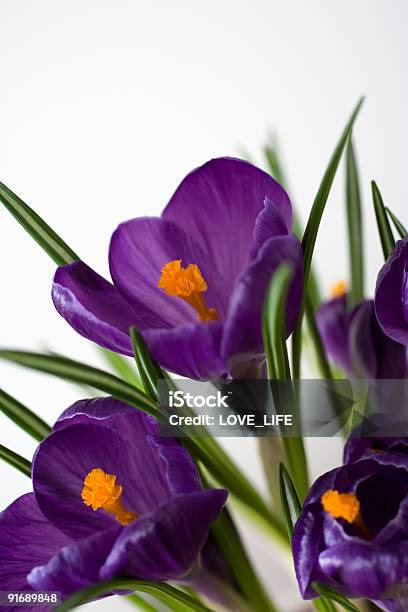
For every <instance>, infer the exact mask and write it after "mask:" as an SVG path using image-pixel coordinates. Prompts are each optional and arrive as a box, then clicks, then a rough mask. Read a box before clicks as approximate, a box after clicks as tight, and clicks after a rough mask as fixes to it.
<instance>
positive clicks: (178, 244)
mask: <svg viewBox="0 0 408 612" xmlns="http://www.w3.org/2000/svg"><path fill="white" fill-rule="evenodd" d="M178 259H181V265H182V266H183V267H186V266H188V264H196V265H197V266H198V267H199V268H200V270H201V273H202V276H203V277H204V279H205V281H206V283H207V285H208V290H207V291H206V292H205V300H206V303H207V305H208V307H211V308H215V309H216V310H217V313H218V316H219V317H220V318H222V317H223V314H224V313H225V310H226V307H227V302H228V293H227V292H226V290H225V287H224V282H223V279H222V277H221V276H220V274H219V270H218V268H217V266H216V263H215V262H214V261H212V259H211V257H210V256H209V254H208V253H205V251H203V249H202V248H201V246H200V244H199V243H198V242H197V241H196V240H195V237H194V236H193V237H192V236H191V235H189V234H188V233H187V232H185V231H183V229H180V228H179V227H178V226H177V225H176V224H175V223H173V222H172V221H168V220H165V219H160V218H156V217H143V218H140V219H133V220H131V221H127V222H125V223H121V225H119V227H118V228H117V229H116V230H115V232H114V233H113V235H112V239H111V243H110V247H109V266H110V271H111V275H112V279H113V282H114V285H115V287H117V289H118V290H119V291H120V293H121V294H122V295H123V297H124V298H125V299H126V300H127V301H128V302H129V304H131V305H132V307H133V309H134V310H135V311H136V312H137V313H140V316H139V318H138V320H137V324H138V328H139V329H140V330H144V329H147V328H170V327H174V326H177V325H183V324H185V323H188V322H191V323H192V322H196V321H197V320H198V317H197V313H196V312H195V311H194V309H193V308H192V307H191V306H189V305H188V304H187V303H186V302H185V301H184V300H182V299H180V298H179V297H174V296H169V295H166V293H165V292H164V291H163V289H160V288H159V287H158V286H157V284H158V282H159V280H160V276H161V270H162V268H163V267H164V266H165V264H167V263H168V262H170V261H174V260H178ZM146 310H149V311H151V312H155V313H158V317H159V318H160V320H158V321H157V323H156V324H154V322H152V321H150V320H144V316H143V313H144V312H145V311H146Z"/></svg>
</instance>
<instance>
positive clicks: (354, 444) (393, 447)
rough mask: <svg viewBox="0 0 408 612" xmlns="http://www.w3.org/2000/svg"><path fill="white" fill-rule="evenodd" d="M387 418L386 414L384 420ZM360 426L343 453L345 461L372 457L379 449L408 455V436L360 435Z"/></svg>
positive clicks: (351, 436)
mask: <svg viewBox="0 0 408 612" xmlns="http://www.w3.org/2000/svg"><path fill="white" fill-rule="evenodd" d="M386 418H387V416H386V415H384V420H385V419H386ZM358 433H359V428H358V429H357V430H356V431H354V432H353V433H352V434H351V435H350V437H349V438H348V440H347V442H346V444H345V447H344V453H343V457H344V459H343V463H351V462H353V461H357V460H358V459H362V458H367V457H372V456H373V455H374V454H376V453H378V452H379V451H390V452H394V453H395V452H400V453H404V454H405V455H408V438H396V437H385V438H374V437H364V436H361V437H360V436H359V435H358Z"/></svg>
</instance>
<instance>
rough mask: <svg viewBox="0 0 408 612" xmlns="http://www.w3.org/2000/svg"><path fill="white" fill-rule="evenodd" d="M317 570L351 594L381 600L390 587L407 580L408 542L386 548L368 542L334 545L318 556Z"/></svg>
mask: <svg viewBox="0 0 408 612" xmlns="http://www.w3.org/2000/svg"><path fill="white" fill-rule="evenodd" d="M319 567H320V569H321V570H322V572H324V574H325V575H327V576H329V577H330V578H332V579H333V580H336V581H338V582H339V583H340V584H342V585H343V586H344V587H345V588H346V589H347V590H348V592H349V594H350V595H352V596H354V597H367V598H369V599H382V597H383V596H384V594H385V593H386V591H387V590H388V589H389V588H391V587H394V588H395V587H397V586H398V584H399V583H406V581H407V578H408V543H407V542H402V543H401V544H399V545H397V546H393V547H389V548H385V549H384V548H380V547H376V546H373V545H372V544H370V543H369V542H360V543H356V542H348V543H345V544H341V545H339V546H333V547H331V548H328V549H327V550H325V551H323V552H322V553H321V554H320V556H319Z"/></svg>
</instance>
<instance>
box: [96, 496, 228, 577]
mask: <svg viewBox="0 0 408 612" xmlns="http://www.w3.org/2000/svg"><path fill="white" fill-rule="evenodd" d="M226 499H227V492H226V491H224V490H222V489H208V490H207V491H202V492H200V493H192V494H189V495H180V496H177V497H175V498H173V499H172V500H170V501H169V502H168V503H166V504H164V505H162V506H161V507H160V508H158V509H157V510H156V511H155V512H152V513H151V514H148V515H146V516H143V517H141V518H140V519H139V520H138V521H135V522H134V523H132V524H131V525H129V526H128V527H126V528H125V529H124V530H123V531H122V532H121V534H120V535H119V537H118V539H117V541H116V543H115V545H114V547H113V549H112V552H111V554H110V555H109V557H108V559H107V561H106V563H105V565H104V567H102V569H101V572H100V578H101V579H104V580H105V579H110V578H112V577H113V576H116V575H118V574H121V575H128V576H138V577H140V578H143V579H147V580H171V579H177V578H181V577H182V576H184V575H185V574H187V573H188V572H189V571H190V570H191V569H192V568H193V567H194V566H195V564H196V563H197V560H198V556H199V553H200V550H201V548H202V547H203V545H204V543H205V541H206V539H207V536H208V531H209V528H210V526H211V524H212V523H213V522H214V521H215V520H216V519H217V517H218V515H219V513H220V512H221V510H222V508H223V506H224V504H225V502H226Z"/></svg>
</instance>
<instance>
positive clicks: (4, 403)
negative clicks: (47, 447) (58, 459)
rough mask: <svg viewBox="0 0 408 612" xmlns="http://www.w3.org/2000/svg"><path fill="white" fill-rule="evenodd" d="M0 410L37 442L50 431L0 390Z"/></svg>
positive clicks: (21, 405) (33, 415) (24, 407)
mask: <svg viewBox="0 0 408 612" xmlns="http://www.w3.org/2000/svg"><path fill="white" fill-rule="evenodd" d="M0 410H1V411H2V412H3V413H4V414H5V415H6V416H8V417H9V418H10V419H11V420H12V421H14V423H16V425H18V426H19V427H21V429H24V431H26V432H27V433H28V434H30V436H33V438H35V439H36V440H38V441H39V442H41V440H43V439H44V438H45V437H46V436H48V434H49V433H50V431H51V428H50V427H49V425H47V423H45V422H44V421H43V420H42V419H40V417H38V416H37V415H36V414H34V412H32V411H31V410H30V409H29V408H26V406H23V404H21V403H20V402H19V401H18V400H16V399H15V398H14V397H12V396H11V395H9V394H8V393H6V392H5V391H3V389H0Z"/></svg>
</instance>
